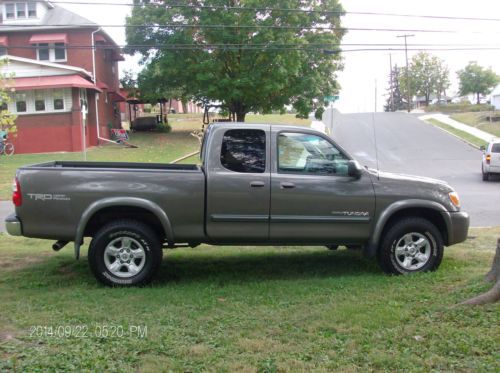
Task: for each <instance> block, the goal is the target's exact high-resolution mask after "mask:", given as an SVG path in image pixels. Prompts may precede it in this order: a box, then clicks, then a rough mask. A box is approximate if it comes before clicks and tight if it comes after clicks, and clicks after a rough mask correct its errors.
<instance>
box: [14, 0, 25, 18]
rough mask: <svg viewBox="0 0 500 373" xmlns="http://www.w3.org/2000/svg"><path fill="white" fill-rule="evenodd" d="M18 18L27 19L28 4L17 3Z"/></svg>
mask: <svg viewBox="0 0 500 373" xmlns="http://www.w3.org/2000/svg"><path fill="white" fill-rule="evenodd" d="M16 15H17V18H26V3H16Z"/></svg>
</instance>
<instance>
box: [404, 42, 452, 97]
mask: <svg viewBox="0 0 500 373" xmlns="http://www.w3.org/2000/svg"><path fill="white" fill-rule="evenodd" d="M409 77H410V87H411V91H412V92H413V93H414V94H416V95H418V96H424V97H425V104H426V105H429V101H430V97H431V95H432V94H435V95H436V96H437V97H438V98H440V97H441V95H442V94H443V93H445V92H446V89H448V87H449V86H450V80H449V71H448V67H447V66H446V65H445V64H444V61H443V60H441V59H439V58H438V57H436V56H433V55H430V54H429V53H425V52H420V53H418V54H416V55H415V56H413V58H412V59H411V62H410V66H409ZM401 85H402V86H403V88H404V91H405V92H406V87H407V82H406V78H404V79H402V81H401Z"/></svg>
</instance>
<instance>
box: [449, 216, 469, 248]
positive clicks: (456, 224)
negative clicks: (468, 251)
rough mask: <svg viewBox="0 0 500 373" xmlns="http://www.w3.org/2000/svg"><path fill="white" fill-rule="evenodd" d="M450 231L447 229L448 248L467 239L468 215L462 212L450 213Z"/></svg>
mask: <svg viewBox="0 0 500 373" xmlns="http://www.w3.org/2000/svg"><path fill="white" fill-rule="evenodd" d="M449 214H450V229H448V246H450V245H455V244H457V243H460V242H463V241H465V240H466V239H467V235H468V233H469V223H470V218H469V214H467V213H466V212H463V211H459V212H450V213H449Z"/></svg>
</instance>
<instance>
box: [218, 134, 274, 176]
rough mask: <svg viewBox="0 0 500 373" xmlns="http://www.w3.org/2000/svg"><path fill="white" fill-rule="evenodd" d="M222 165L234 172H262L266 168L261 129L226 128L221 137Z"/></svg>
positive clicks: (264, 138)
mask: <svg viewBox="0 0 500 373" xmlns="http://www.w3.org/2000/svg"><path fill="white" fill-rule="evenodd" d="M220 161H221V164H222V166H224V167H225V168H227V169H228V170H231V171H234V172H244V173H263V172H264V171H265V170H266V134H265V132H264V131H262V130H249V129H241V130H240V129H234V130H228V131H226V133H225V134H224V137H223V139H222V149H221V155H220Z"/></svg>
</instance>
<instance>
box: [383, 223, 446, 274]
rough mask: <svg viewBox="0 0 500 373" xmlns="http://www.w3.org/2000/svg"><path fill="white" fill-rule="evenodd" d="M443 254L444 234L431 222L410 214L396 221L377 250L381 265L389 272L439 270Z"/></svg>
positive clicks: (403, 272)
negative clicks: (412, 216) (409, 216)
mask: <svg viewBox="0 0 500 373" xmlns="http://www.w3.org/2000/svg"><path fill="white" fill-rule="evenodd" d="M442 258H443V238H442V236H441V233H440V232H439V230H438V229H437V228H436V227H435V226H434V224H432V223H431V222H429V221H427V220H425V219H421V218H408V219H404V220H401V221H399V222H397V223H396V224H394V225H393V226H392V227H391V228H390V229H389V230H388V231H387V233H386V234H385V237H383V239H382V245H381V247H380V248H379V250H378V252H377V260H378V263H379V265H380V267H381V268H382V269H383V270H384V271H385V272H386V273H390V274H408V273H414V272H427V271H434V270H436V269H437V268H438V267H439V265H440V264H441V260H442Z"/></svg>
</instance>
